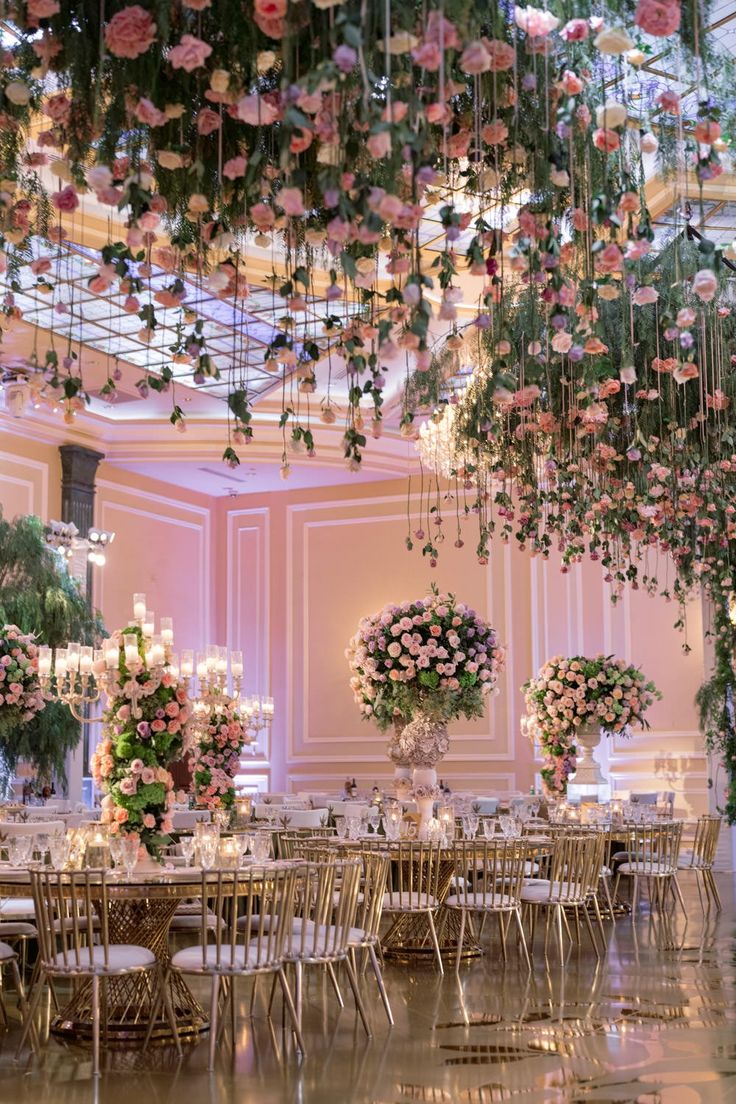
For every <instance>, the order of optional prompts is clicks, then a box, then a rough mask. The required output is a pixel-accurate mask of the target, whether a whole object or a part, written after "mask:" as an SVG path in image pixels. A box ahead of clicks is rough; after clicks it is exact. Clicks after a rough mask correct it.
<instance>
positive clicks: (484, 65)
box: [460, 40, 491, 74]
mask: <svg viewBox="0 0 736 1104" xmlns="http://www.w3.org/2000/svg"><path fill="white" fill-rule="evenodd" d="M460 68H461V69H462V71H463V73H468V74H474V73H487V72H488V71H489V70H490V68H491V55H490V54H489V52H488V50H487V49H486V47H485V44H484V43H483V42H480V41H478V40H476V41H475V42H470V43H468V45H467V46H466V47H465V49H464V50H463V52H462V54H461V55H460Z"/></svg>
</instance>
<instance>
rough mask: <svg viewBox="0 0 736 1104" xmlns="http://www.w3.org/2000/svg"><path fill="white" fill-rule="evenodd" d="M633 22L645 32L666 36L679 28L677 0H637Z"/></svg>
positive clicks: (658, 36) (659, 36) (661, 36)
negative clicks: (665, 0) (664, 0)
mask: <svg viewBox="0 0 736 1104" xmlns="http://www.w3.org/2000/svg"><path fill="white" fill-rule="evenodd" d="M634 22H635V23H636V25H637V27H641V29H642V31H644V33H645V34H650V35H656V36H657V38H667V36H668V35H671V34H675V32H676V31H678V30H679V29H680V4H679V0H669V2H663V0H639V3H638V4H637V6H636V14H635V16H634Z"/></svg>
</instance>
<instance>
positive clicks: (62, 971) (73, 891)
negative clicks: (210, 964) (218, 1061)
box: [18, 870, 181, 1077]
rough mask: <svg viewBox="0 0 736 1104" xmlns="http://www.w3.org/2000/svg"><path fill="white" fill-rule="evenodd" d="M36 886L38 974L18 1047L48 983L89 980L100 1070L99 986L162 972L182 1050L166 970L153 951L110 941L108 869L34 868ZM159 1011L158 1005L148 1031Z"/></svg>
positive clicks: (94, 1053) (171, 1019) (161, 988)
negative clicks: (112, 980)
mask: <svg viewBox="0 0 736 1104" xmlns="http://www.w3.org/2000/svg"><path fill="white" fill-rule="evenodd" d="M30 874H31V890H32V893H33V901H34V906H35V910H36V928H37V931H38V956H39V977H38V981H37V983H36V987H35V990H34V992H33V995H32V998H31V1003H30V1008H29V1011H28V1017H27V1019H26V1023H25V1026H24V1029H23V1033H22V1035H21V1039H20V1043H19V1045H18V1052H19V1053H20V1051H21V1050H22V1048H23V1045H24V1043H25V1040H26V1037H27V1036H28V1033H29V1032H30V1030H31V1026H32V1023H33V1017H34V1014H35V1012H36V1009H37V1007H38V1004H39V1001H40V999H41V994H42V992H43V989H44V983H45V982H46V981H49V982H50V983H51V984H53V979H55V978H59V979H61V978H66V979H70V980H75V981H83V980H84V981H86V980H88V981H89V982H90V986H91V1003H92V1070H93V1075H94V1076H95V1077H99V1074H100V1014H101V1001H100V990H101V988H102V995H103V998H104V996H105V990H104V982H105V980H106V979H107V978H112V977H120V976H122V975H124V974H136V973H151V972H155V973H157V974H158V983H159V992H160V996H161V1000H162V1001H163V1003H164V1007H165V1012H166V1017H167V1020H168V1022H169V1026H170V1028H171V1030H172V1032H173V1033H174V1038H175V1041H176V1046H177V1050H178V1052H179V1053H181V1046H180V1043H179V1038H178V1034H177V1032H176V1019H175V1016H174V1010H173V1007H172V1005H171V999H170V996H169V993H168V990H167V989H166V988H165V986H164V978H163V971H162V969H161V964H160V963H159V962H158V961H157V959H156V956H155V955H154V953H153V951H151V950H149V949H148V948H147V947H140V946H137V945H136V944H132V943H111V942H110V938H109V931H108V912H109V906H108V889H107V876H106V872H105V871H104V870H83V871H81V870H80V871H69V872H68V873H60V872H58V871H49V870H32V871H31V872H30ZM157 1011H158V1009H157V1008H153V1010H152V1016H151V1020H150V1023H149V1028H148V1030H149V1034H150V1031H151V1029H152V1027H153V1023H154V1019H155V1016H156V1014H157Z"/></svg>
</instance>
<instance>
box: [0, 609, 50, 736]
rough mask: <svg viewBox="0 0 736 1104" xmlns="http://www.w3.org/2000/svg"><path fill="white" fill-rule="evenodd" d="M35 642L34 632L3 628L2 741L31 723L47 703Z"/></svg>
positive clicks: (0, 644)
mask: <svg viewBox="0 0 736 1104" xmlns="http://www.w3.org/2000/svg"><path fill="white" fill-rule="evenodd" d="M35 640H36V638H35V636H34V635H33V633H22V632H21V631H20V629H19V628H18V626H17V625H4V626H3V627H2V629H0V738H2V737H4V735H5V732H6V731H7V730H10V729H15V728H18V727H20V726H21V725H25V724H28V722H29V721H31V720H33V718H34V717H35V716H36V714H37V713H39V712H40V711H41V710H42V709H43V708H44V706H45V704H46V702H45V700H44V695H43V691H42V690H41V686H40V684H39V681H38V648H37V646H36V643H35Z"/></svg>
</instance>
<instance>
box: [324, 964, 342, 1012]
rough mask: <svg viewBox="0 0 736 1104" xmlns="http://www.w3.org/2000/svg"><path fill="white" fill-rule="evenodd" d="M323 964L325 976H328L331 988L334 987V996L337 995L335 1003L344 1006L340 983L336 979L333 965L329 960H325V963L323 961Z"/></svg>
mask: <svg viewBox="0 0 736 1104" xmlns="http://www.w3.org/2000/svg"><path fill="white" fill-rule="evenodd" d="M325 965H326V967H327V976H328V977H329V979H330V981H331V982H332V988H333V989H334V991H335V996H336V997H337V1003H338V1004H339V1005H340V1007H341V1008H344V1007H345V1001H344V1000H343V995H342V991H341V989H340V983H339V982H338V980H337V975H336V973H335V967H334V966H333V965H332V963H331V962H327V963H325Z"/></svg>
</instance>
